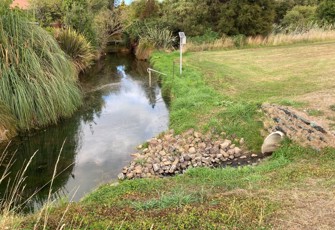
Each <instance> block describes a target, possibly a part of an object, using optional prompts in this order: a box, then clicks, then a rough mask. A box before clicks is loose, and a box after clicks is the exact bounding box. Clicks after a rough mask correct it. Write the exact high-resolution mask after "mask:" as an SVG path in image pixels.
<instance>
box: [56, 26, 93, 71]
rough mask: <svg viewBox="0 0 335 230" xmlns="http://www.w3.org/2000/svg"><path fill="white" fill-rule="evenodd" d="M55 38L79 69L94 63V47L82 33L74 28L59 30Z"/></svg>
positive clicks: (82, 69) (81, 69)
mask: <svg viewBox="0 0 335 230" xmlns="http://www.w3.org/2000/svg"><path fill="white" fill-rule="evenodd" d="M55 38H56V40H57V41H58V44H59V46H60V48H61V49H62V50H63V51H64V52H65V53H66V54H67V55H69V57H70V58H71V60H72V62H73V64H74V65H75V66H76V68H77V70H78V71H84V70H85V69H87V68H89V67H90V66H91V65H92V64H93V60H94V57H95V56H94V51H93V47H92V46H91V43H90V42H89V41H87V39H86V38H85V37H84V36H83V35H82V34H80V33H78V32H76V31H75V30H73V29H65V30H57V31H56V32H55Z"/></svg>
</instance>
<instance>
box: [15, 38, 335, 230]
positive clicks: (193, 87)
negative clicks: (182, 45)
mask: <svg viewBox="0 0 335 230" xmlns="http://www.w3.org/2000/svg"><path fill="white" fill-rule="evenodd" d="M334 54H335V43H318V44H303V45H295V46H281V47H266V48H257V49H254V48H253V49H243V50H229V51H220V52H199V53H188V54H186V55H185V68H184V72H183V75H182V76H179V74H178V73H175V75H174V76H173V62H174V61H176V60H178V53H172V54H163V53H156V54H155V55H154V57H153V59H152V62H153V63H154V67H155V68H156V69H158V70H160V71H162V72H164V73H166V74H168V77H163V78H162V85H163V91H164V94H165V96H166V97H170V99H171V104H170V109H171V114H170V118H171V123H170V127H171V128H173V129H175V130H176V132H182V131H185V130H186V129H188V128H195V129H197V130H200V131H208V130H211V131H212V132H214V133H221V132H222V131H224V132H226V133H227V134H228V135H232V136H237V137H239V138H241V137H244V138H245V140H246V142H247V145H248V146H249V148H250V149H251V150H253V151H259V147H260V145H261V143H262V137H261V135H260V130H261V129H262V113H261V112H260V110H259V108H260V105H261V103H263V102H265V101H269V102H278V103H285V104H290V105H294V106H301V104H300V103H297V102H295V101H294V100H293V99H292V98H293V96H294V95H304V94H305V93H309V92H315V91H318V90H320V89H329V90H330V89H332V88H333V87H334V85H335V80H334V79H333V75H334V68H333V66H334V64H335V55H334ZM175 72H177V68H176V71H175ZM334 188H335V151H334V150H333V149H325V150H322V151H321V152H317V151H315V150H312V149H309V148H302V147H299V146H297V145H296V144H294V143H291V142H290V141H289V140H286V141H285V143H284V144H283V146H282V147H281V148H280V149H279V150H278V151H277V152H275V153H274V154H273V155H272V156H271V157H269V158H268V159H266V160H264V161H263V162H262V163H261V164H260V165H258V166H246V167H243V168H241V167H240V168H219V169H207V168H198V169H190V170H188V171H187V173H185V174H184V175H180V176H176V177H170V178H164V179H150V180H148V179H140V180H133V181H124V182H121V183H120V184H119V185H117V186H115V185H112V184H110V185H109V184H108V185H104V186H102V187H101V188H99V189H98V190H97V191H95V192H93V193H91V194H89V195H88V196H87V197H86V198H85V199H83V201H81V202H79V203H73V204H70V205H68V204H67V203H65V204H62V205H60V207H58V208H53V209H51V211H50V215H49V218H48V224H47V226H48V227H47V229H55V228H56V227H57V226H64V227H63V229H314V228H320V229H332V228H333V227H334V226H335V221H334V218H333V216H334V215H335V209H334V207H335V190H334ZM64 213H66V214H65V215H64V216H63V214H64ZM36 220H37V215H32V216H30V217H29V218H28V219H26V220H25V221H24V222H23V223H22V224H21V226H22V227H23V228H26V229H31V228H32V227H33V225H34V224H35V223H36ZM43 221H44V218H41V221H40V225H39V226H40V229H42V225H43V223H42V222H43Z"/></svg>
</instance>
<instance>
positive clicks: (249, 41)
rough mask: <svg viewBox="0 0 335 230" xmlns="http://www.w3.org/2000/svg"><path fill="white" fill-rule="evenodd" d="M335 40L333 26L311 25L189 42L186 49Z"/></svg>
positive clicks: (198, 49)
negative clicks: (270, 32)
mask: <svg viewBox="0 0 335 230" xmlns="http://www.w3.org/2000/svg"><path fill="white" fill-rule="evenodd" d="M330 40H335V30H334V28H333V26H325V27H319V26H316V25H314V26H310V27H309V28H305V29H303V28H296V29H294V30H293V29H292V28H290V29H289V30H288V29H287V30H286V29H285V28H284V29H281V31H279V32H278V33H272V34H270V35H268V36H266V37H264V36H255V37H244V36H241V35H238V36H233V37H228V36H223V37H222V38H220V39H216V40H214V41H210V42H202V43H198V42H192V41H190V42H188V44H187V46H186V50H187V51H190V52H197V51H210V50H222V49H231V48H243V47H258V46H276V45H289V44H295V43H301V42H318V41H330Z"/></svg>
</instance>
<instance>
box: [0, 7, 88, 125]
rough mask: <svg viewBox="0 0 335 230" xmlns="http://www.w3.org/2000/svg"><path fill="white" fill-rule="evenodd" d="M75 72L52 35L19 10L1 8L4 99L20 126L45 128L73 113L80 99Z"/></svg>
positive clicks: (0, 64) (0, 59)
mask: <svg viewBox="0 0 335 230" xmlns="http://www.w3.org/2000/svg"><path fill="white" fill-rule="evenodd" d="M77 76H78V73H77V71H76V68H75V67H74V65H73V64H72V63H71V61H70V60H69V59H68V58H67V56H66V54H65V53H64V52H63V51H62V50H61V49H60V47H59V46H58V44H57V42H56V41H55V39H54V38H53V37H52V36H51V35H49V34H48V33H47V32H46V31H45V30H43V29H42V28H40V27H39V26H37V25H35V24H33V23H30V22H29V21H28V20H27V19H26V18H24V17H22V16H21V15H20V14H19V13H17V12H16V11H12V10H3V12H2V14H1V15H0V102H2V103H3V104H5V105H6V106H7V107H8V108H9V109H10V112H11V114H12V115H13V116H14V117H15V119H16V120H17V122H18V128H19V129H21V130H26V129H31V128H36V127H40V126H45V125H47V124H50V123H56V122H57V121H58V120H59V118H61V117H67V116H70V115H72V114H73V112H74V111H75V110H76V109H77V108H78V107H79V106H80V105H81V101H82V96H81V91H80V89H79V87H78V84H77ZM0 112H1V110H0ZM0 116H1V115H0ZM2 116H3V115H2ZM1 121H2V120H1Z"/></svg>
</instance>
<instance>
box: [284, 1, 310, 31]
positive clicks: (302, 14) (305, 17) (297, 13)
mask: <svg viewBox="0 0 335 230" xmlns="http://www.w3.org/2000/svg"><path fill="white" fill-rule="evenodd" d="M315 10H316V6H295V7H293V9H292V10H290V11H288V12H287V13H286V15H285V16H284V18H283V21H282V25H283V26H284V27H288V26H290V27H298V26H299V27H304V26H306V25H308V24H310V23H313V22H314V21H315Z"/></svg>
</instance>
